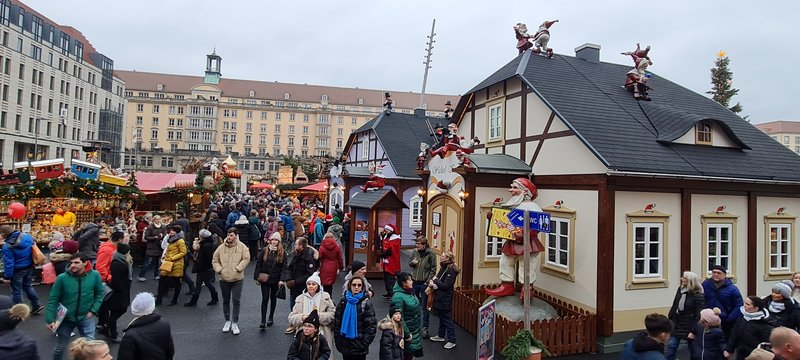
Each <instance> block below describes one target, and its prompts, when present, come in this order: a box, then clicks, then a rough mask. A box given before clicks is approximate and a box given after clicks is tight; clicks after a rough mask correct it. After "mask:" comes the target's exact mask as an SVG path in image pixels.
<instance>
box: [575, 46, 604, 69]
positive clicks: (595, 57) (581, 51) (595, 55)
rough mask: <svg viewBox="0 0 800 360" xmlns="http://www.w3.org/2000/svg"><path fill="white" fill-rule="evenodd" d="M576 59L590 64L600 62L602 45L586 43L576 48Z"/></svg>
mask: <svg viewBox="0 0 800 360" xmlns="http://www.w3.org/2000/svg"><path fill="white" fill-rule="evenodd" d="M575 57H576V58H578V59H583V60H586V61H588V62H590V63H595V64H596V63H599V62H600V45H597V44H592V43H586V44H583V45H581V46H578V47H576V48H575Z"/></svg>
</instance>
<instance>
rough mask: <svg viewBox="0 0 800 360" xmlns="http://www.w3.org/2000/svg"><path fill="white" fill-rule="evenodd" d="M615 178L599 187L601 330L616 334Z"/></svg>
mask: <svg viewBox="0 0 800 360" xmlns="http://www.w3.org/2000/svg"><path fill="white" fill-rule="evenodd" d="M614 191H615V190H614V185H613V180H611V181H609V182H607V183H605V184H604V185H603V186H600V187H599V188H598V192H597V202H598V210H599V211H598V212H597V272H596V274H597V275H596V276H597V333H598V335H600V336H611V335H612V334H613V333H614V222H615V221H616V220H615V215H614V210H615V209H614V204H615V194H614Z"/></svg>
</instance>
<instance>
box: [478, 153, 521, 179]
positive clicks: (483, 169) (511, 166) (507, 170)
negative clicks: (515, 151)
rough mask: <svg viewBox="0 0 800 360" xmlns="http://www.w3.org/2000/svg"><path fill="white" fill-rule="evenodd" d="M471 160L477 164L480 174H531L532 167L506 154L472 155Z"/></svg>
mask: <svg viewBox="0 0 800 360" xmlns="http://www.w3.org/2000/svg"><path fill="white" fill-rule="evenodd" d="M469 159H470V160H472V163H473V164H475V167H476V168H477V172H478V173H479V174H486V173H493V174H518V175H527V174H530V173H531V167H530V166H529V165H528V164H526V163H525V162H524V161H522V160H520V159H517V158H515V157H513V156H510V155H506V154H471V155H470V156H469Z"/></svg>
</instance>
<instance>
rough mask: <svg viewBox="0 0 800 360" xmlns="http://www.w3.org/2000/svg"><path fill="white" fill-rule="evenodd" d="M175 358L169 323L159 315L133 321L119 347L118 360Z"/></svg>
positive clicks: (162, 359)
mask: <svg viewBox="0 0 800 360" xmlns="http://www.w3.org/2000/svg"><path fill="white" fill-rule="evenodd" d="M173 356H175V346H174V344H173V343H172V332H171V331H170V327H169V323H168V322H167V321H166V320H162V319H161V315H159V314H150V315H145V316H142V317H140V318H138V319H136V320H134V321H133V322H132V323H131V324H130V325H128V328H127V329H125V334H124V335H123V336H122V343H121V344H120V345H119V353H118V354H117V359H118V360H164V359H167V360H168V359H172V357H173Z"/></svg>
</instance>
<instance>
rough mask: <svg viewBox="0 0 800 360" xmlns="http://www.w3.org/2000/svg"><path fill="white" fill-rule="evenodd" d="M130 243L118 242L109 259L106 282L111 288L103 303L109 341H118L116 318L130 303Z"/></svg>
mask: <svg viewBox="0 0 800 360" xmlns="http://www.w3.org/2000/svg"><path fill="white" fill-rule="evenodd" d="M130 249H131V247H130V245H128V244H119V245H117V251H116V252H115V253H114V254H113V257H114V258H113V260H111V266H110V268H111V281H110V282H109V283H108V285H109V287H110V288H111V291H112V293H111V296H110V297H109V299H108V300H106V301H105V303H104V305H105V306H106V307H107V308H108V312H109V315H108V320H107V322H106V325H107V329H108V332H107V335H108V337H109V339H110V341H111V342H119V339H118V338H119V333H118V332H117V320H119V318H120V317H122V315H124V314H125V312H126V311H128V305H130V303H131V280H132V279H133V278H132V277H131V274H132V272H133V269H132V264H133V261H132V258H131V256H130V255H129V253H130Z"/></svg>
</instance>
